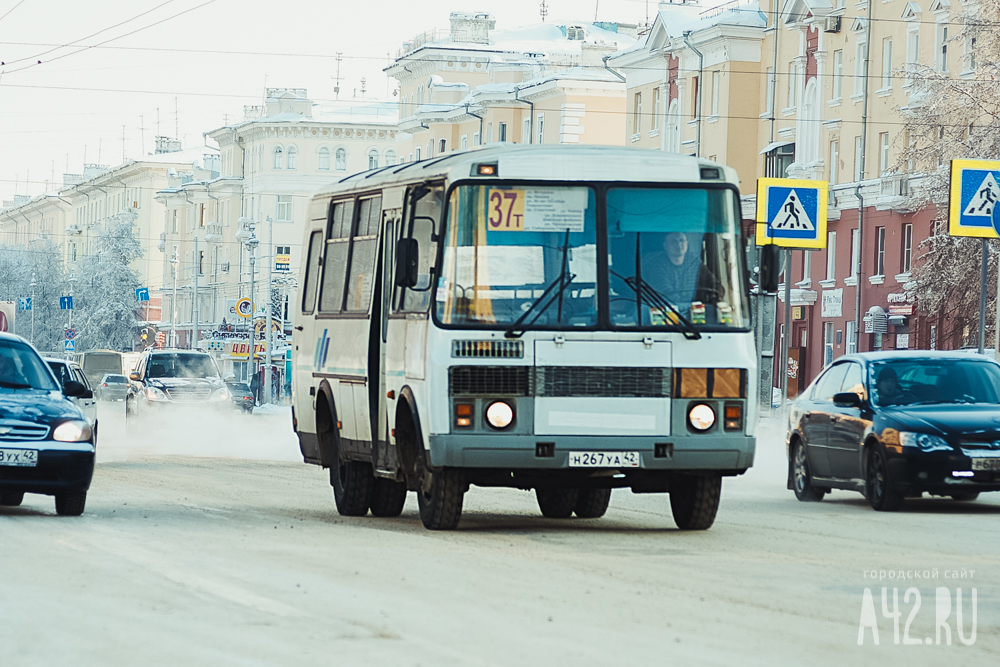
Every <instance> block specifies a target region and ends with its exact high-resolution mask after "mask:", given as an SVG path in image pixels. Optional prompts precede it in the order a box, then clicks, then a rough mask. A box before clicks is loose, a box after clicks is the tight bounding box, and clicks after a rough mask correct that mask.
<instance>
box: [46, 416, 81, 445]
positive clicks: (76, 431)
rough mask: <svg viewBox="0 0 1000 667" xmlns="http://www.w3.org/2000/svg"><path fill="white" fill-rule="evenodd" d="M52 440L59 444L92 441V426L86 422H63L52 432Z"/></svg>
mask: <svg viewBox="0 0 1000 667" xmlns="http://www.w3.org/2000/svg"><path fill="white" fill-rule="evenodd" d="M52 439H53V440H57V441H59V442H83V441H85V440H90V424H88V423H87V422H84V421H69V422H63V423H62V424H59V426H57V427H56V430H55V431H53V432H52Z"/></svg>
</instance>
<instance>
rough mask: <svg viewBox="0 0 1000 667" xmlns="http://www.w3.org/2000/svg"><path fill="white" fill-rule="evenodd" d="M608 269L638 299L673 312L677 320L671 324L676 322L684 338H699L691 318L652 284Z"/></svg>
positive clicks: (699, 334) (698, 332) (699, 335)
mask: <svg viewBox="0 0 1000 667" xmlns="http://www.w3.org/2000/svg"><path fill="white" fill-rule="evenodd" d="M608 270H609V271H610V272H611V274H612V275H614V276H617V277H618V278H621V279H622V282H624V283H625V284H626V285H628V287H629V289H631V290H632V291H633V292H635V295H636V297H637V298H638V299H639V300H640V301H645V302H646V305H648V306H651V307H653V308H659V309H660V310H662V311H664V312H667V311H669V312H671V313H673V315H674V317H676V318H677V322H673V324H676V325H677V326H678V328H679V329H680V331H681V333H682V334H684V337H685V338H687V339H688V340H698V339H699V338H701V332H700V331H698V327H696V326H695V325H694V324H692V322H691V320H689V319H688V318H686V317H684V316H683V315H682V314H681V311H680V309H678V308H677V306H675V305H674V304H672V303H670V300H669V299H667V297H665V296H663V295H662V294H661V293H660V292H658V291H657V290H656V289H655V288H654V287H653V286H652V285H650V284H649V283H647V282H646V281H645V280H643V279H642V278H640V277H638V276H630V277H628V278H626V277H625V276H623V275H621V274H620V273H617V272H615V271H611V269H608Z"/></svg>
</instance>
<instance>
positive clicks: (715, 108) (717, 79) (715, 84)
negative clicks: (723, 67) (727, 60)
mask: <svg viewBox="0 0 1000 667" xmlns="http://www.w3.org/2000/svg"><path fill="white" fill-rule="evenodd" d="M721 86H722V73H721V72H712V115H713V116H718V115H719V95H720V93H721V90H722V89H721Z"/></svg>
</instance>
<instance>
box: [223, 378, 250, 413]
mask: <svg viewBox="0 0 1000 667" xmlns="http://www.w3.org/2000/svg"><path fill="white" fill-rule="evenodd" d="M226 387H228V388H229V393H230V394H231V395H232V397H233V405H235V406H236V407H237V408H239V409H240V410H243V411H244V412H247V413H252V412H253V407H254V399H253V392H252V391H250V385H248V384H247V383H246V382H237V381H236V379H235V376H227V377H226Z"/></svg>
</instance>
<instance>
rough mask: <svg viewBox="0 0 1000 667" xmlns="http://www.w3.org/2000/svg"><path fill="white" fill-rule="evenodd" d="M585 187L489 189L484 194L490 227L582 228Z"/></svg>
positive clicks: (521, 229) (506, 229)
mask: <svg viewBox="0 0 1000 667" xmlns="http://www.w3.org/2000/svg"><path fill="white" fill-rule="evenodd" d="M588 196H589V190H588V189H587V188H527V189H524V190H517V189H514V190H502V189H491V190H490V191H489V193H488V195H487V198H486V202H487V203H486V206H487V220H488V221H489V229H490V231H496V232H565V231H566V230H569V231H571V232H582V231H583V228H584V218H585V216H586V212H587V199H588Z"/></svg>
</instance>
